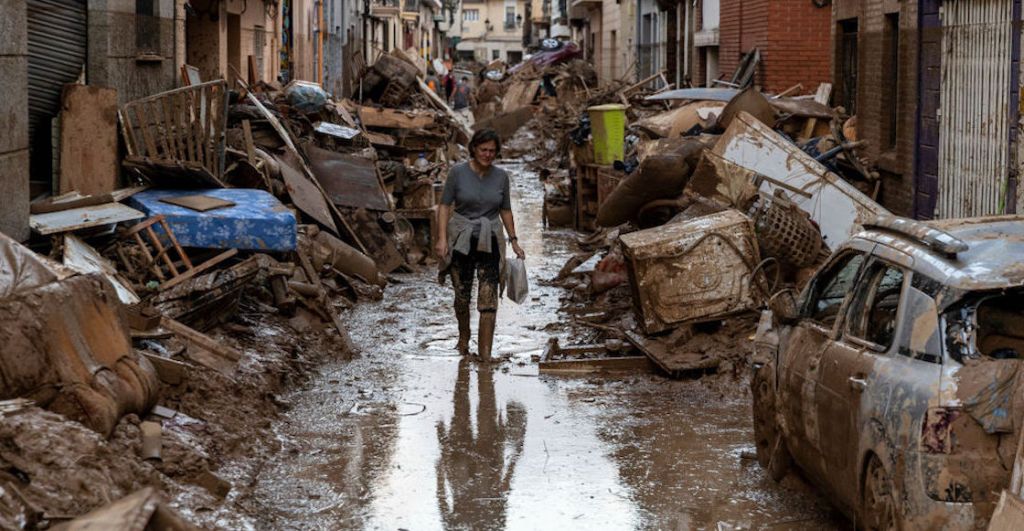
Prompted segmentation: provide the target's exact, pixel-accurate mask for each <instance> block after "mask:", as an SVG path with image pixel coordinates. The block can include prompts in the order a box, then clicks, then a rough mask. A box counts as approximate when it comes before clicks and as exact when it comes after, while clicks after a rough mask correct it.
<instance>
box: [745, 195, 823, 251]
mask: <svg viewBox="0 0 1024 531" xmlns="http://www.w3.org/2000/svg"><path fill="white" fill-rule="evenodd" d="M752 214H753V215H752V217H753V218H754V230H755V232H756V233H757V241H758V244H760V246H761V252H762V254H764V255H767V256H771V257H774V258H775V259H777V260H779V261H780V262H783V263H786V264H790V265H793V266H795V267H798V268H799V267H807V266H810V265H812V264H814V263H815V262H816V261H817V260H818V255H819V253H820V252H821V250H822V245H823V242H822V240H821V232H820V231H819V230H818V228H817V227H815V226H814V224H813V223H812V222H811V220H810V219H809V218H808V217H807V214H805V213H804V212H803V211H802V210H800V209H799V208H797V206H796V205H794V204H793V203H791V202H790V201H788V200H786V199H783V198H779V197H772V196H769V195H766V194H761V196H760V197H759V199H758V200H757V201H756V202H755V204H754V206H753V213H752Z"/></svg>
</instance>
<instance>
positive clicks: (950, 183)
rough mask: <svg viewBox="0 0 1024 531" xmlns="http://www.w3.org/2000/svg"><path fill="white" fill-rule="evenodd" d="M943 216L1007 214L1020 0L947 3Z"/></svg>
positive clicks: (941, 120)
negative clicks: (1016, 4)
mask: <svg viewBox="0 0 1024 531" xmlns="http://www.w3.org/2000/svg"><path fill="white" fill-rule="evenodd" d="M941 13H942V84H941V88H940V98H941V100H940V104H939V105H940V114H939V142H940V144H939V168H938V169H939V175H938V176H939V198H938V205H937V208H936V217H939V218H957V217H969V216H986V215H991V214H1002V213H1004V212H1005V211H1006V193H1007V184H1008V178H1009V174H1010V161H1009V152H1008V150H1007V143H1008V142H1009V140H1010V126H1011V124H1010V116H1011V113H1010V105H1011V104H1012V103H1015V102H1012V100H1011V92H1012V91H1011V88H1012V84H1013V83H1014V82H1015V80H1014V78H1015V72H1014V71H1013V57H1012V52H1013V39H1015V38H1017V34H1016V33H1015V32H1014V29H1013V0H946V1H945V2H944V3H943V5H942V12H941Z"/></svg>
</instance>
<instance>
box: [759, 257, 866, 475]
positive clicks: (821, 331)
mask: <svg viewBox="0 0 1024 531" xmlns="http://www.w3.org/2000/svg"><path fill="white" fill-rule="evenodd" d="M864 256H865V255H864V253H861V252H859V251H847V252H845V253H842V254H839V255H837V256H836V257H835V258H833V260H832V261H831V262H830V263H829V264H828V265H827V266H826V267H825V268H823V269H822V270H821V272H820V273H819V274H818V275H817V276H816V277H815V278H814V280H812V282H811V285H810V287H809V288H808V290H807V292H806V294H805V297H804V300H803V303H802V304H801V311H800V318H799V321H798V323H797V324H796V325H795V327H794V329H793V331H792V333H791V334H790V337H789V340H788V341H787V342H786V345H785V348H784V349H783V350H782V352H781V353H780V356H779V376H780V379H781V381H780V383H779V392H780V394H781V404H782V411H781V412H782V415H783V417H784V420H785V422H784V427H783V428H784V429H783V431H784V434H785V435H786V444H787V446H788V448H789V450H790V454H791V455H792V456H793V458H794V459H795V460H796V461H797V463H799V464H800V467H801V468H802V469H803V470H804V471H805V472H806V473H808V474H809V475H811V476H814V477H816V478H817V479H818V480H819V482H825V480H826V478H827V473H828V471H827V468H826V466H825V462H824V454H823V453H822V447H821V437H820V425H819V419H820V415H819V412H818V409H817V403H818V400H819V398H818V396H817V395H818V390H819V386H818V380H819V376H818V372H819V366H820V364H821V357H822V355H823V354H824V352H825V350H826V349H827V348H828V347H829V343H830V342H831V341H832V340H833V338H834V337H835V334H836V332H837V330H836V325H837V324H838V322H839V316H840V315H841V314H842V310H843V308H844V307H845V305H846V303H847V298H848V295H849V294H850V293H851V291H852V288H853V285H854V283H855V282H856V279H857V277H858V274H859V272H860V269H861V266H862V264H863V262H864Z"/></svg>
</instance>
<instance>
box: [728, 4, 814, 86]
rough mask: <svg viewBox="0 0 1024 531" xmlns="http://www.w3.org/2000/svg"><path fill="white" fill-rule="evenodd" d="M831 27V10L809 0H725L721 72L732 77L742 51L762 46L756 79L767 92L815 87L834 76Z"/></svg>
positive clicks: (741, 56)
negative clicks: (799, 86) (797, 86)
mask: <svg viewBox="0 0 1024 531" xmlns="http://www.w3.org/2000/svg"><path fill="white" fill-rule="evenodd" d="M831 27H832V24H831V10H830V9H828V8H827V7H825V8H819V7H816V6H815V5H814V3H813V2H811V1H810V0H721V23H720V30H719V69H720V71H721V75H722V76H724V77H725V78H728V77H731V76H732V74H733V72H735V71H736V68H737V67H738V66H739V63H740V60H741V59H742V58H743V54H745V53H747V52H749V51H751V50H753V49H754V48H759V49H760V50H761V65H760V66H759V68H758V71H757V74H756V76H755V78H754V79H755V83H757V84H758V85H760V86H761V87H763V88H764V90H766V91H769V92H779V91H782V90H785V89H787V88H789V87H791V86H793V85H795V84H797V83H801V84H803V86H804V88H805V91H806V92H813V91H814V90H815V89H816V88H817V86H818V84H819V83H823V82H827V81H830V80H831V78H832V70H831V63H832V61H831V54H830V52H829V42H830V40H831Z"/></svg>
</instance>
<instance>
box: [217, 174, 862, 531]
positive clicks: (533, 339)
mask: <svg viewBox="0 0 1024 531" xmlns="http://www.w3.org/2000/svg"><path fill="white" fill-rule="evenodd" d="M504 165H505V167H506V168H508V169H509V170H511V171H512V173H513V175H514V182H515V191H514V192H513V193H514V194H515V196H516V200H515V201H514V205H515V208H516V212H517V215H516V220H517V224H518V226H519V227H520V231H519V232H520V234H521V235H522V240H523V246H524V248H525V250H526V252H527V256H528V259H527V263H528V265H529V267H530V275H531V294H530V300H529V301H528V302H527V303H525V304H524V305H522V306H516V305H515V304H513V303H511V302H510V301H508V300H503V302H502V306H501V310H500V311H499V317H498V323H499V324H498V333H497V339H496V347H495V350H496V351H497V352H499V353H500V354H501V355H507V356H508V358H509V359H508V360H507V361H505V362H502V363H500V364H494V365H491V366H488V365H480V364H477V363H475V362H472V361H469V360H465V359H460V357H459V356H458V355H457V354H456V353H455V350H454V344H455V339H456V336H457V331H456V328H455V322H454V319H453V318H452V316H451V310H450V293H451V292H450V288H448V287H439V286H438V285H437V283H436V279H435V278H434V275H433V272H432V271H423V272H421V273H420V274H415V275H404V276H400V277H399V281H398V282H394V283H393V284H392V285H390V286H389V287H388V289H387V292H386V296H385V297H384V299H383V300H382V301H380V302H376V303H368V304H362V305H359V306H357V307H356V308H355V309H354V310H353V311H352V313H350V314H349V315H347V319H348V320H349V321H348V325H349V329H350V330H352V331H353V339H354V341H355V343H356V346H357V350H358V351H359V352H360V353H361V354H360V356H359V357H358V358H357V359H355V360H352V361H350V362H336V363H330V364H328V365H326V366H324V367H323V368H322V370H321V371H320V372H319V374H318V375H317V376H315V377H314V379H313V380H312V382H311V384H310V385H309V387H308V388H307V389H304V390H301V391H297V392H295V393H294V394H292V395H290V396H286V397H285V401H286V402H287V403H288V404H289V408H290V411H289V413H288V414H287V415H286V416H285V419H284V420H283V421H282V422H280V423H278V424H277V425H276V426H275V430H276V432H277V434H278V437H279V440H280V441H281V442H282V449H281V451H280V453H279V455H278V456H276V457H275V459H273V460H272V461H271V462H269V463H268V464H267V465H266V467H265V468H264V469H262V472H261V474H260V475H259V477H258V480H257V481H256V483H255V485H254V487H253V489H252V490H251V491H250V493H249V494H248V495H247V496H246V497H243V498H242V499H240V500H239V502H240V503H241V504H242V505H245V506H247V508H249V509H250V510H251V513H252V514H260V515H263V516H262V517H261V518H260V520H259V521H258V522H255V526H256V527H257V528H259V529H339V528H345V529H356V528H362V529H415V530H421V529H505V528H507V529H597V528H600V529H771V528H778V529H838V528H842V527H843V526H844V525H848V524H845V523H844V521H843V520H842V519H841V517H840V516H837V513H835V512H834V511H833V510H832V509H831V508H830V506H829V504H828V503H827V502H826V501H825V500H823V499H822V498H820V496H819V495H818V494H815V493H814V492H813V491H812V490H811V489H810V488H809V487H807V486H806V485H805V484H804V483H802V482H801V481H800V480H799V479H798V478H796V477H794V475H792V474H791V475H790V476H789V477H788V478H786V480H785V481H784V482H783V483H782V484H776V483H774V482H773V481H771V480H770V479H768V478H767V477H766V475H765V472H764V471H763V470H762V469H761V468H760V467H759V466H758V465H757V464H756V462H755V461H753V460H751V459H748V458H747V456H748V455H749V454H751V453H752V452H753V450H754V446H753V442H752V432H751V430H752V428H751V420H750V403H749V398H748V395H749V393H748V392H747V389H746V385H747V384H746V381H745V379H744V380H742V381H733V380H732V379H731V377H725V378H717V379H714V380H709V381H707V382H704V381H700V380H694V381H672V380H668V379H665V378H663V377H661V376H657V375H654V374H646V373H637V374H632V375H626V376H615V377H607V378H602V377H579V378H566V377H549V376H540V375H538V369H537V365H536V363H531V356H533V355H538V354H540V352H541V349H542V347H543V344H544V343H545V341H546V339H547V337H549V336H550V335H551V334H553V333H554V334H559V335H561V336H563V337H565V336H567V335H569V334H571V330H566V329H561V328H557V327H559V326H564V325H557V324H555V323H556V321H558V316H557V315H556V312H557V311H558V308H559V299H560V297H561V296H562V295H563V291H562V290H561V288H557V287H549V286H546V285H545V283H544V282H543V279H547V278H552V277H553V276H554V274H555V273H556V272H557V271H558V269H559V268H560V267H561V266H562V264H563V263H564V262H565V260H566V259H567V258H568V256H569V255H570V245H571V243H572V239H573V237H574V236H573V234H572V233H571V232H569V231H544V230H542V222H541V217H540V211H541V208H540V206H541V201H542V190H541V185H540V183H539V181H538V180H537V178H536V176H535V174H533V173H531V172H526V171H524V170H523V169H522V167H521V166H519V165H516V164H511V163H508V162H506V163H505V164H504ZM474 331H475V323H474ZM473 346H474V348H475V345H473ZM229 468H230V467H229Z"/></svg>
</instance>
